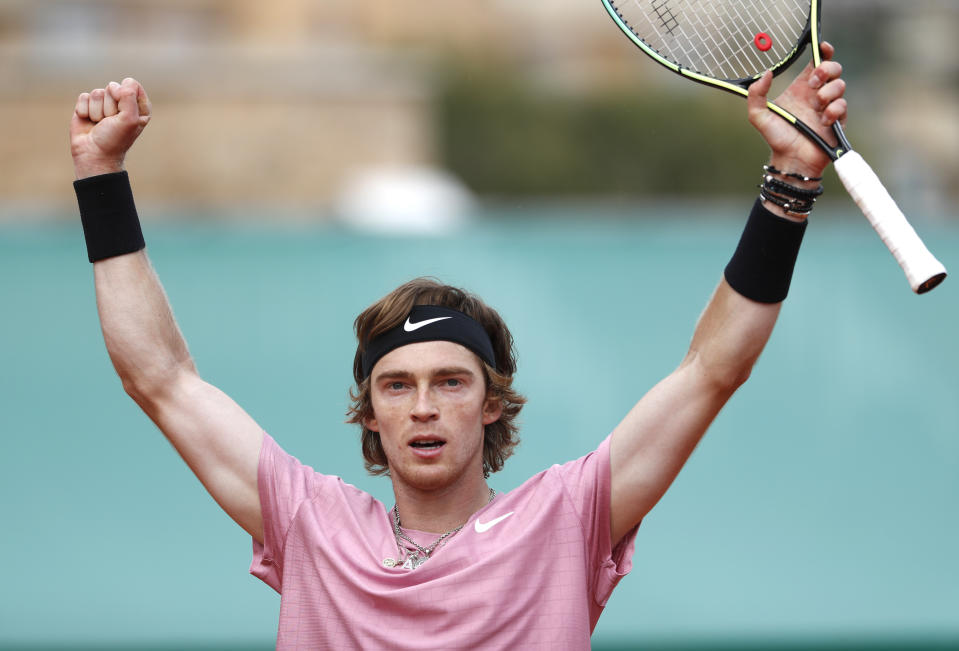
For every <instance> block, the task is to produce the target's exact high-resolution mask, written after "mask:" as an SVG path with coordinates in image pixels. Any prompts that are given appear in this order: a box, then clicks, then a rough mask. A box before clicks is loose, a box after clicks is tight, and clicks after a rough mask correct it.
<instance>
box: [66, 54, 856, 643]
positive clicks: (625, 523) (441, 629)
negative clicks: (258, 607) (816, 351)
mask: <svg viewBox="0 0 959 651" xmlns="http://www.w3.org/2000/svg"><path fill="white" fill-rule="evenodd" d="M823 53H824V54H825V55H826V59H827V60H826V61H824V62H823V63H822V64H821V65H820V66H819V67H818V68H815V69H813V68H812V67H811V66H809V67H807V68H806V69H805V70H804V71H803V72H802V73H801V74H800V75H799V76H798V77H797V78H796V79H795V80H794V81H793V82H792V83H791V85H789V87H788V88H787V89H786V90H785V92H784V93H783V94H782V95H781V96H780V97H779V98H778V99H777V101H778V102H779V103H780V104H782V105H783V106H784V107H786V108H787V109H789V110H790V111H792V112H793V113H795V114H797V115H799V116H800V117H801V119H803V120H805V121H806V122H808V123H809V124H811V125H812V124H815V125H819V128H820V129H819V130H820V131H821V133H822V135H823V136H824V137H826V138H829V137H830V132H829V129H828V125H830V124H831V123H832V122H834V121H836V120H842V119H844V118H845V114H846V103H845V100H844V99H843V98H842V96H843V93H844V88H845V85H844V82H843V81H842V80H841V79H840V72H841V69H840V66H839V64H838V63H835V62H833V61H831V60H829V59H830V58H831V56H832V48H831V47H830V46H828V45H824V46H823ZM770 84H771V75H769V74H768V73H767V75H766V76H764V77H763V78H761V79H760V80H759V81H757V82H756V83H754V84H753V86H752V88H751V89H750V95H749V101H748V115H749V119H750V121H751V122H752V124H753V125H754V126H755V127H756V128H757V129H758V131H759V132H760V134H761V135H762V136H763V138H764V139H765V140H766V142H767V143H768V144H769V146H770V149H771V158H770V160H769V165H768V166H767V168H766V169H765V171H764V172H763V183H762V189H761V196H760V197H759V198H757V200H756V203H755V205H754V206H753V208H752V211H751V213H750V215H749V218H748V220H747V224H746V227H745V229H744V232H743V235H742V238H741V241H740V243H739V246H738V248H737V249H736V251H735V252H734V254H733V255H732V257H731V260H730V262H729V265H728V266H727V267H726V269H725V272H724V273H723V274H722V277H721V278H720V280H719V284H718V287H717V288H716V291H715V293H714V294H713V296H712V297H711V299H710V300H709V303H708V305H707V306H706V309H705V311H704V312H703V314H702V316H701V317H700V319H699V322H698V324H697V325H696V328H695V332H694V334H693V338H692V343H691V345H690V347H689V351H688V352H687V354H686V356H685V357H684V358H683V360H682V362H681V363H680V364H679V366H678V368H676V370H675V371H673V372H672V373H671V374H670V375H669V376H668V377H666V378H665V379H663V380H662V381H661V382H660V383H658V384H657V385H656V386H655V387H653V388H652V389H651V390H650V391H649V392H648V393H647V394H646V395H645V396H643V397H642V398H641V399H640V400H639V402H638V403H636V406H635V407H634V408H633V409H632V410H631V411H630V412H629V413H628V414H627V415H626V417H625V418H624V419H623V421H622V422H621V423H620V424H619V425H618V426H617V427H616V428H615V430H614V431H613V432H612V433H611V434H610V435H609V436H608V437H607V438H605V439H603V438H602V437H601V436H600V433H599V432H597V443H598V447H597V448H596V450H595V451H594V452H592V453H590V454H588V455H586V456H585V457H583V458H581V459H577V460H574V461H571V462H569V463H566V464H565V465H561V466H554V467H551V468H549V469H546V470H545V471H543V472H542V473H541V474H538V475H536V476H534V477H532V478H531V479H529V480H528V481H527V482H526V483H524V484H523V485H522V486H520V487H519V488H517V489H516V490H513V491H511V492H509V493H505V494H499V493H496V492H495V491H494V490H493V489H491V488H490V487H489V485H488V483H487V479H488V477H489V474H490V473H492V472H495V471H497V470H499V469H500V468H501V467H502V466H503V462H504V461H505V460H506V458H507V457H509V455H510V453H511V452H512V450H513V447H514V446H515V445H516V442H517V427H516V422H515V418H516V416H517V414H518V413H519V411H520V409H521V408H522V406H523V403H524V401H525V400H524V398H523V397H522V396H521V395H519V394H518V393H517V392H516V390H515V389H514V388H513V386H512V379H513V374H514V372H515V371H516V361H515V356H514V351H513V341H512V337H511V335H510V333H509V330H508V329H507V328H506V325H505V324H504V323H503V321H502V319H501V318H500V317H499V315H498V314H497V313H496V312H495V311H494V310H493V309H492V308H490V307H489V306H487V305H486V304H485V303H484V302H483V301H482V300H480V299H479V298H477V297H476V296H474V295H471V294H469V293H467V292H464V291H462V290H459V289H456V288H452V287H447V286H444V285H442V284H441V283H439V282H436V281H432V280H424V279H417V280H414V281H412V282H409V283H406V284H404V285H402V286H401V287H399V288H398V289H396V290H395V291H393V292H392V293H390V294H389V295H388V296H386V297H384V298H382V299H381V300H379V301H377V302H376V303H374V304H373V305H372V306H370V307H369V308H368V309H367V310H365V311H364V312H363V313H362V314H360V316H359V317H358V318H357V319H356V322H355V329H356V334H357V339H358V342H357V350H356V358H355V364H354V368H353V377H354V380H355V383H356V384H355V387H354V388H353V389H352V391H351V397H352V399H353V403H352V408H351V411H350V414H349V417H350V419H351V420H352V422H355V423H357V424H358V425H359V426H360V428H361V429H362V441H363V446H362V447H363V454H364V458H365V464H366V467H367V469H368V470H370V471H371V472H374V473H380V474H383V473H385V474H387V475H388V476H389V479H390V481H391V482H392V485H393V490H394V496H395V501H396V503H395V506H394V507H393V508H392V509H390V508H387V507H386V506H385V505H383V504H381V503H379V502H378V501H376V500H375V499H373V498H372V497H371V496H370V495H367V494H365V493H363V492H361V491H359V490H358V489H356V488H354V487H353V486H351V485H349V484H347V483H344V482H343V481H342V480H341V479H339V478H338V477H334V476H330V475H325V474H320V473H318V472H315V471H314V470H313V469H312V468H310V467H308V466H306V465H303V464H301V463H300V462H299V461H298V460H297V459H294V458H293V457H291V456H290V455H288V454H286V453H285V452H284V451H283V449H282V448H281V447H280V446H279V445H278V444H277V442H276V441H274V439H273V438H271V437H270V436H269V435H267V434H266V433H264V431H263V429H262V428H261V427H260V426H259V425H257V423H255V422H254V421H253V419H252V418H251V417H250V416H249V415H247V413H246V412H244V411H243V409H241V408H240V407H239V406H238V405H237V404H236V403H234V402H233V401H232V400H231V399H230V398H229V397H228V396H226V395H224V394H223V393H222V392H221V391H219V390H218V389H216V388H215V387H214V386H211V385H210V384H208V383H207V382H205V381H204V380H203V379H202V378H201V377H200V376H199V375H198V373H197V370H196V368H195V366H194V364H193V361H192V359H191V357H190V353H189V351H188V350H187V345H186V343H185V341H184V338H183V336H182V335H181V333H180V330H179V328H178V326H177V324H176V321H175V320H174V317H173V314H172V311H171V308H170V306H169V304H168V301H167V298H166V296H165V294H164V291H163V289H162V287H161V285H160V282H159V280H158V279H157V276H156V274H155V273H154V270H153V269H152V267H151V265H150V261H149V259H148V258H147V254H146V251H145V245H144V240H143V235H142V232H141V229H140V225H139V222H138V218H137V214H136V209H135V206H134V203H133V196H132V193H131V190H130V185H129V181H128V178H127V174H126V172H125V171H124V157H125V154H126V153H127V151H128V149H129V148H130V147H131V145H133V143H134V141H135V140H136V139H137V137H138V136H139V134H140V133H141V131H142V130H143V129H144V127H146V126H147V123H148V122H149V121H150V118H151V108H150V101H149V100H148V98H147V94H146V92H145V90H144V89H143V87H142V86H141V85H140V84H139V83H138V82H137V81H135V80H134V79H129V78H128V79H125V80H123V82H122V83H110V84H109V85H107V86H106V87H105V88H101V89H97V90H93V91H92V92H90V93H83V94H82V95H80V97H79V99H78V101H77V104H76V110H75V113H74V115H73V118H72V124H71V130H70V131H71V144H72V154H73V161H74V164H75V169H76V177H77V181H76V182H75V189H76V192H77V197H78V202H79V206H80V212H81V217H82V222H83V227H84V233H85V237H86V242H87V248H88V257H89V259H90V260H91V262H93V272H94V278H95V284H96V295H97V307H98V310H99V316H100V321H101V324H102V329H103V336H104V339H105V340H106V345H107V349H108V351H109V354H110V358H111V360H112V361H113V364H114V367H115V368H116V371H117V373H118V374H119V376H120V378H121V379H122V381H123V386H124V388H125V390H126V391H127V393H129V395H130V396H131V397H132V398H133V399H134V400H135V401H136V402H137V404H138V405H140V407H142V409H143V410H144V411H145V412H146V414H147V415H148V416H149V417H150V418H151V419H152V420H153V422H154V423H156V425H157V426H158V427H159V429H160V430H161V431H162V432H163V434H164V435H165V436H166V437H167V438H168V439H169V441H170V442H171V443H172V444H173V446H174V447H175V448H176V450H177V451H178V452H179V454H180V455H181V456H182V457H183V459H184V461H186V463H187V464H188V465H189V467H190V468H191V470H192V471H193V472H194V473H195V474H196V476H197V477H198V478H199V479H200V481H201V482H202V483H203V485H204V486H205V487H206V489H207V490H208V491H209V492H210V494H211V495H212V496H213V498H214V499H215V500H216V501H217V503H219V505H220V506H221V507H222V508H223V509H224V510H225V511H226V512H227V513H228V514H229V515H230V517H232V518H233V519H234V520H235V521H236V522H237V523H238V524H239V525H240V526H241V527H242V528H243V529H245V530H246V531H247V532H248V533H249V535H250V536H252V539H253V561H252V566H251V572H252V573H253V574H254V575H255V576H257V577H258V578H260V579H262V580H263V581H264V582H266V583H267V584H268V585H270V586H271V587H273V588H274V589H275V590H276V591H277V592H279V593H280V595H281V599H280V618H279V622H280V623H279V634H278V638H277V646H278V648H284V649H292V648H303V649H320V648H335V649H346V648H365V649H387V648H389V649H418V650H421V649H472V648H483V649H583V648H588V647H589V645H590V635H591V633H592V631H593V629H594V627H595V626H596V622H597V620H598V618H599V616H600V614H601V613H602V611H603V608H604V607H605V605H606V603H607V600H608V599H609V597H610V594H611V592H612V591H613V589H614V587H615V586H616V585H617V583H618V582H619V581H620V579H621V578H622V577H623V576H624V575H625V574H626V573H627V572H628V571H629V570H630V568H631V556H632V552H633V545H634V539H635V536H636V532H637V528H638V526H639V523H640V522H641V521H642V520H643V518H644V516H645V515H646V514H647V513H648V512H649V510H650V509H651V508H653V506H654V505H655V504H656V503H657V501H658V500H659V499H660V498H661V497H662V496H663V494H664V493H665V491H666V490H667V488H668V487H669V485H670V484H671V483H672V481H673V480H674V478H675V477H676V476H677V473H678V472H679V471H680V468H682V466H683V464H684V463H685V462H686V460H687V458H688V457H689V455H690V454H691V453H692V451H693V448H694V447H695V446H696V444H697V442H698V441H699V440H700V438H701V437H702V436H703V434H704V433H705V431H706V429H707V428H708V427H709V425H710V423H711V422H712V421H713V419H714V418H715V417H716V415H717V413H718V412H719V410H720V409H721V408H722V407H723V405H724V404H725V403H726V401H727V400H729V398H730V396H732V394H733V392H734V391H735V390H736V389H737V388H738V387H739V386H740V385H741V384H742V383H743V382H744V381H745V380H746V378H747V377H748V376H749V374H750V371H751V369H752V367H753V365H754V363H755V362H756V359H757V358H758V356H759V354H760V352H761V351H762V349H763V346H764V345H765V343H766V341H767V340H768V339H769V336H770V333H771V332H772V329H773V325H774V324H775V322H776V318H777V315H778V314H779V309H780V304H781V302H782V301H783V299H784V298H785V297H786V293H787V291H788V288H789V283H790V279H791V276H792V271H793V265H794V262H795V259H796V255H797V253H798V250H799V244H800V241H801V239H802V236H803V232H804V230H805V226H806V216H807V215H808V214H809V211H810V210H811V209H812V205H813V203H814V201H815V198H816V196H818V194H819V192H820V186H819V177H820V175H821V173H822V171H823V169H824V168H825V167H826V165H827V164H828V162H829V160H828V159H827V158H826V156H825V155H824V154H823V153H822V152H821V151H820V150H819V149H818V148H817V147H816V146H815V145H813V144H812V143H810V142H809V140H808V139H806V138H804V137H802V136H801V135H799V133H798V132H797V131H796V130H795V129H793V128H792V127H791V126H790V125H788V124H786V123H785V122H783V121H782V120H781V119H780V118H778V117H777V116H775V115H773V113H771V112H769V111H767V110H766V109H765V108H764V107H765V102H766V94H767V92H769V89H770ZM690 155H691V156H693V155H696V152H690ZM717 164H721V161H719V162H718V163H717ZM757 167H758V166H757ZM757 172H758V169H757ZM745 182H748V180H744V183H745ZM637 341H641V340H640V339H637ZM622 351H623V346H622V345H620V347H618V348H617V350H616V352H617V353H621V352H622ZM633 352H634V353H636V354H639V353H640V352H641V351H640V350H638V349H637V350H634V351H633ZM557 435H562V433H557Z"/></svg>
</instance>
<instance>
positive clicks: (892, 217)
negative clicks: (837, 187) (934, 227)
mask: <svg viewBox="0 0 959 651" xmlns="http://www.w3.org/2000/svg"><path fill="white" fill-rule="evenodd" d="M833 165H834V166H835V168H836V173H837V174H838V175H839V179H840V180H841V181H842V183H843V185H845V186H846V190H848V191H849V195H850V196H851V197H852V198H853V200H854V201H855V202H856V204H857V205H858V206H859V208H860V210H862V212H863V214H864V215H865V216H866V218H867V219H868V220H869V223H870V224H872V227H873V228H874V229H876V232H877V233H879V237H880V238H882V241H883V242H884V243H885V244H886V246H887V247H888V248H889V251H891V252H892V255H893V256H894V257H895V258H896V261H897V262H898V263H899V266H900V267H902V270H903V271H904V272H906V278H907V279H908V280H909V286H910V287H912V291H914V292H916V293H917V294H923V293H925V292H928V291H929V290H930V289H932V288H933V287H935V286H936V285H938V284H939V283H941V282H942V280H943V279H944V278H945V277H946V268H945V267H944V266H942V263H941V262H939V261H938V260H936V258H935V256H933V255H932V253H930V252H929V249H927V248H926V245H925V244H923V243H922V240H921V239H919V236H918V235H916V231H915V230H913V228H912V226H910V225H909V222H908V221H907V220H906V216H905V215H903V214H902V211H901V210H899V206H897V205H896V202H895V201H894V200H893V198H892V197H891V196H890V195H889V192H888V191H887V190H886V188H885V187H883V185H882V182H881V181H880V180H879V177H878V176H876V173H875V172H873V171H872V168H871V167H869V164H868V163H867V162H866V161H865V160H863V158H862V156H860V155H859V154H857V153H856V152H854V151H848V152H846V153H845V154H843V155H842V156H840V157H839V158H838V159H836V161H835V163H833Z"/></svg>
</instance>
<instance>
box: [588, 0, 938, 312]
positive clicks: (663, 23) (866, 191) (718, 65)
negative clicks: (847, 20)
mask: <svg viewBox="0 0 959 651" xmlns="http://www.w3.org/2000/svg"><path fill="white" fill-rule="evenodd" d="M602 1H603V5H604V6H605V7H606V10H607V11H608V12H609V15H610V16H611V17H612V18H613V20H614V21H615V22H616V24H617V26H619V28H620V29H621V30H622V31H623V33H624V34H626V36H628V37H629V38H630V40H632V41H633V43H634V44H635V45H637V46H638V47H639V48H640V49H641V50H642V51H643V52H644V53H645V54H647V55H648V56H650V57H651V58H652V59H653V60H654V61H656V62H657V63H659V64H660V65H662V66H664V67H666V68H668V69H669V70H672V71H673V72H674V73H676V74H678V75H681V76H682V77H684V78H686V79H691V80H693V81H696V82H698V83H701V84H706V85H708V86H712V87H713V88H719V89H721V90H725V91H727V92H731V93H736V94H738V95H741V96H743V97H748V96H749V91H748V90H747V88H748V87H749V86H750V85H751V84H753V83H754V82H756V81H757V80H760V83H761V84H764V85H765V84H768V83H769V82H768V81H766V80H762V79H761V78H762V77H763V75H764V74H765V72H766V71H767V70H769V71H772V74H773V75H777V74H779V73H781V72H783V71H784V70H785V69H786V68H788V67H789V66H790V65H791V64H792V63H793V62H794V61H795V60H796V59H797V58H799V56H800V55H801V54H802V52H803V50H804V49H805V46H806V44H811V45H812V54H813V68H807V70H808V71H809V74H810V75H812V74H820V73H813V72H812V70H814V69H819V70H821V68H819V66H820V63H822V60H823V57H822V54H823V53H824V52H823V51H822V50H828V51H829V53H830V54H831V48H828V46H826V47H825V48H822V50H821V47H820V43H821V41H820V29H819V27H820V11H819V4H820V3H819V0H812V1H810V0H602ZM827 58H828V57H827ZM803 74H804V75H805V74H806V72H805V71H804V73H803ZM796 88H798V87H797V86H796V84H795V83H794V84H793V85H792V86H790V89H791V90H794V89H796ZM758 90H762V91H765V90H768V87H764V86H760V87H759V88H758ZM756 91H757V89H754V92H756ZM789 92H790V91H789V90H787V93H786V94H785V95H786V96H788V94H789ZM758 94H759V95H764V94H765V92H759V93H758ZM784 103H785V102H784ZM766 107H767V108H768V109H769V110H770V111H772V112H774V113H775V114H776V115H778V116H779V117H780V118H782V119H784V120H785V121H786V122H787V123H789V124H791V125H792V127H793V128H794V129H795V130H796V131H797V132H798V133H802V134H803V135H804V136H805V137H806V138H808V139H809V140H810V141H811V142H813V143H815V144H816V146H817V147H819V149H820V150H821V151H822V153H823V154H824V155H825V156H826V157H828V159H829V160H832V161H833V162H834V164H835V168H836V173H837V174H838V175H839V178H840V180H841V181H842V182H843V185H845V186H846V189H847V190H848V191H849V194H850V195H851V196H852V198H853V200H854V201H855V202H856V204H857V205H858V206H859V208H860V209H861V210H862V211H863V214H865V215H866V217H867V218H868V219H869V222H870V223H871V224H872V226H873V228H874V229H876V232H877V233H879V236H880V238H882V241H883V242H884V243H885V244H886V246H887V247H888V248H889V250H890V251H891V252H892V254H893V256H894V257H895V258H896V260H897V261H898V262H899V265H900V266H901V267H902V269H903V271H904V272H905V274H906V278H907V279H908V280H909V285H910V286H911V287H912V289H913V291H915V292H916V293H918V294H922V293H924V292H927V291H929V290H930V289H932V288H933V287H935V286H936V285H938V284H939V283H940V282H942V280H943V279H944V278H945V277H946V269H945V267H943V265H942V264H941V263H940V262H939V261H938V260H937V259H936V258H935V257H934V256H933V255H932V254H931V253H930V252H929V250H928V249H927V248H926V246H925V245H924V244H923V243H922V240H920V239H919V236H918V235H916V232H915V231H914V230H913V228H912V226H910V225H909V222H908V221H907V220H906V217H905V216H904V215H903V214H902V211H901V210H900V209H899V207H898V206H897V205H896V203H895V201H893V199H892V197H890V196H889V193H888V192H887V191H886V189H885V187H883V185H882V182H880V181H879V178H878V177H877V176H876V174H875V173H874V172H873V171H872V168H870V167H869V165H868V164H867V163H866V162H865V161H864V160H863V159H862V157H861V156H860V155H859V154H858V153H856V152H854V151H853V150H852V147H851V146H850V144H849V141H848V140H847V139H846V136H845V133H844V132H843V130H842V126H841V125H840V123H839V122H838V121H833V122H832V124H831V131H832V136H833V137H834V139H835V140H836V142H837V144H836V145H831V144H830V143H829V142H828V141H827V140H826V139H825V138H824V137H823V135H821V134H820V133H817V131H816V129H814V128H812V127H811V126H809V125H808V124H806V123H805V122H803V121H802V119H800V117H802V116H797V115H795V114H793V113H791V112H790V111H789V110H787V109H786V108H784V107H782V106H779V105H778V104H776V103H773V102H767V103H766ZM827 117H828V115H827ZM835 117H836V116H833V117H832V119H833V120H835ZM750 119H751V120H752V121H753V124H756V125H757V128H760V125H759V124H757V119H758V117H757V115H756V113H755V111H751V116H750ZM827 121H828V120H827ZM760 122H763V121H762V120H760ZM760 130H761V131H762V132H763V135H764V136H766V137H767V139H768V138H769V137H770V134H769V131H768V130H766V129H764V128H760ZM781 138H782V136H781V134H776V138H775V139H774V141H771V142H770V145H771V146H772V147H773V151H774V155H775V154H776V146H777V145H776V144H774V142H776V143H779V144H782V142H784V141H783V140H782V139H781ZM782 151H785V150H784V149H781V150H780V153H781V152H782Z"/></svg>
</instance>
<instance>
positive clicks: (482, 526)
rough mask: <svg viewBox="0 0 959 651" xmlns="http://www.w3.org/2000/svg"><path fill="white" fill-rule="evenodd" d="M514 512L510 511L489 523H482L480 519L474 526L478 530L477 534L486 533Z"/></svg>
mask: <svg viewBox="0 0 959 651" xmlns="http://www.w3.org/2000/svg"><path fill="white" fill-rule="evenodd" d="M513 513H514V512H513V511H510V512H509V513H507V514H506V515H501V516H499V517H498V518H493V519H492V520H490V521H489V522H480V521H479V519H477V520H476V523H475V524H474V525H473V526H474V527H475V529H476V533H486V532H487V531H489V530H490V529H492V528H493V527H495V526H496V525H498V524H499V523H500V522H502V521H503V520H505V519H506V518H508V517H509V516H511V515H513Z"/></svg>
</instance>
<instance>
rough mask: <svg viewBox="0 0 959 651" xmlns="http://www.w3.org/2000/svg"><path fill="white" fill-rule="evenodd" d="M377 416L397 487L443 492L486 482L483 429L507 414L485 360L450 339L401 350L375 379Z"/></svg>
mask: <svg viewBox="0 0 959 651" xmlns="http://www.w3.org/2000/svg"><path fill="white" fill-rule="evenodd" d="M370 395H371V398H372V402H373V417H372V418H369V419H367V420H366V421H365V422H364V425H365V426H366V427H367V429H370V430H372V431H374V432H379V434H380V441H381V443H382V445H383V450H384V452H385V453H386V457H387V459H388V460H389V466H390V476H391V478H392V479H393V483H394V487H396V484H397V482H400V483H401V484H405V485H408V486H409V487H411V488H415V489H418V490H440V489H444V488H449V487H455V486H456V485H457V484H464V483H468V482H470V481H476V480H477V479H479V480H482V478H483V428H484V426H485V425H488V424H490V423H493V422H495V421H496V420H497V419H498V418H499V417H500V412H501V407H500V404H499V401H496V400H488V399H487V397H486V382H485V379H484V376H483V368H482V365H481V362H480V361H479V359H478V358H477V357H476V355H475V354H473V353H472V352H471V351H470V350H468V349H466V348H464V347H463V346H461V345H459V344H455V343H452V342H449V341H427V342H421V343H415V344H409V345H406V346H401V347H399V348H397V349H395V350H392V351H390V352H389V353H388V354H386V355H384V356H383V357H382V358H381V359H380V360H379V361H378V362H377V363H376V365H375V366H374V367H373V371H372V373H371V374H370Z"/></svg>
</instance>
